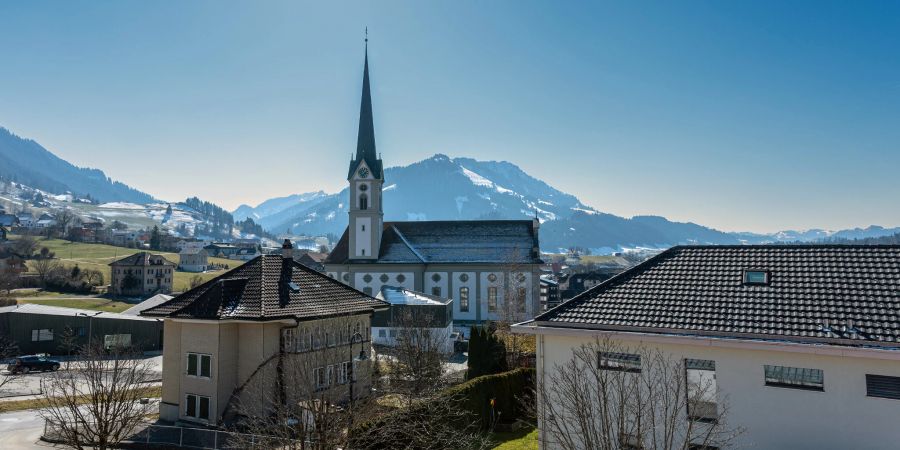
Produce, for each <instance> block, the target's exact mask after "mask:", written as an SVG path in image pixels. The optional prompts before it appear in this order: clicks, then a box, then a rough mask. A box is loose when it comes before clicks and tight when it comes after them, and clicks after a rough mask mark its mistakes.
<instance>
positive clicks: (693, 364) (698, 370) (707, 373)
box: [684, 359, 718, 422]
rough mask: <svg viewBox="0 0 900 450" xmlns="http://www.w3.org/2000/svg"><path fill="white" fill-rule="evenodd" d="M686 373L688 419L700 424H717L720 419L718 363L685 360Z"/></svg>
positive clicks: (703, 360) (705, 360) (704, 360)
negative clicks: (717, 383)
mask: <svg viewBox="0 0 900 450" xmlns="http://www.w3.org/2000/svg"><path fill="white" fill-rule="evenodd" d="M684 372H685V374H684V375H685V378H686V379H687V394H688V398H687V410H688V411H687V413H688V417H689V418H690V419H691V420H697V421H700V422H715V421H716V420H717V418H718V407H717V404H716V391H717V386H716V362H715V361H710V360H707V359H685V360H684Z"/></svg>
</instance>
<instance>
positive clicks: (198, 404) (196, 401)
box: [184, 394, 209, 420]
mask: <svg viewBox="0 0 900 450" xmlns="http://www.w3.org/2000/svg"><path fill="white" fill-rule="evenodd" d="M184 415H185V416H187V417H194V418H196V419H203V420H209V397H205V396H202V395H195V394H188V395H187V397H186V398H185V406H184Z"/></svg>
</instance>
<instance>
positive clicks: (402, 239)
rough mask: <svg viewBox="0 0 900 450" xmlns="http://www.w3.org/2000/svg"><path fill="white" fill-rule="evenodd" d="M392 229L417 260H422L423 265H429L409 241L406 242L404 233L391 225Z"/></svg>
mask: <svg viewBox="0 0 900 450" xmlns="http://www.w3.org/2000/svg"><path fill="white" fill-rule="evenodd" d="M391 229H393V230H394V233H397V236H398V237H399V238H400V240H401V241H403V243H404V244H406V247H408V248H409V251H411V252H413V254H414V255H416V257H417V258H419V259H420V260H422V262H423V263H426V264H427V263H428V261H427V260H426V259H425V258H424V257H423V256H422V255H421V254H420V253H419V252H418V251H417V250H416V249H415V248H413V246H412V244H410V243H409V241H408V240H406V236H404V235H403V233H401V232H400V230H398V229H397V227H396V226H394V225H391Z"/></svg>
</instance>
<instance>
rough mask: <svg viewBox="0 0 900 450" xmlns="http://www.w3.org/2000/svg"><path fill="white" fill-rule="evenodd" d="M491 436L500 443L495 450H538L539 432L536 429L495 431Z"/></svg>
mask: <svg viewBox="0 0 900 450" xmlns="http://www.w3.org/2000/svg"><path fill="white" fill-rule="evenodd" d="M491 438H492V439H493V440H494V441H495V442H499V443H500V444H499V445H497V446H496V447H494V450H537V448H538V433H537V430H536V429H523V430H519V431H513V432H509V433H493V434H492V435H491Z"/></svg>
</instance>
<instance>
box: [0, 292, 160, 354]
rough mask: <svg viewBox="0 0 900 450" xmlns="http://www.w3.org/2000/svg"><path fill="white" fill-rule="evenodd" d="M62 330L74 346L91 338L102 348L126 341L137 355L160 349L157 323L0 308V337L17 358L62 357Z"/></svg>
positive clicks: (80, 311)
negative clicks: (9, 342) (68, 333)
mask: <svg viewBox="0 0 900 450" xmlns="http://www.w3.org/2000/svg"><path fill="white" fill-rule="evenodd" d="M98 313H99V314H98ZM66 328H71V330H72V333H73V335H74V336H75V337H74V343H75V344H76V345H84V344H87V343H88V338H89V336H92V337H93V339H94V340H95V341H99V342H103V343H104V344H106V343H113V342H125V341H127V342H128V345H130V346H132V347H134V348H135V349H139V350H140V351H158V350H162V346H163V323H162V321H160V320H154V319H148V318H144V317H136V316H128V315H123V314H116V313H108V312H99V311H91V310H84V309H75V308H60V307H55V306H45V305H36V304H22V305H17V306H5V307H2V308H0V335H2V336H4V337H7V338H9V339H11V340H13V341H14V342H15V343H16V344H17V345H18V347H19V354H21V355H28V354H34V353H49V354H51V355H59V354H64V353H65V352H66V349H65V348H63V347H62V345H63V339H62V336H63V335H64V333H65V330H66ZM126 336H127V337H126Z"/></svg>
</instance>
